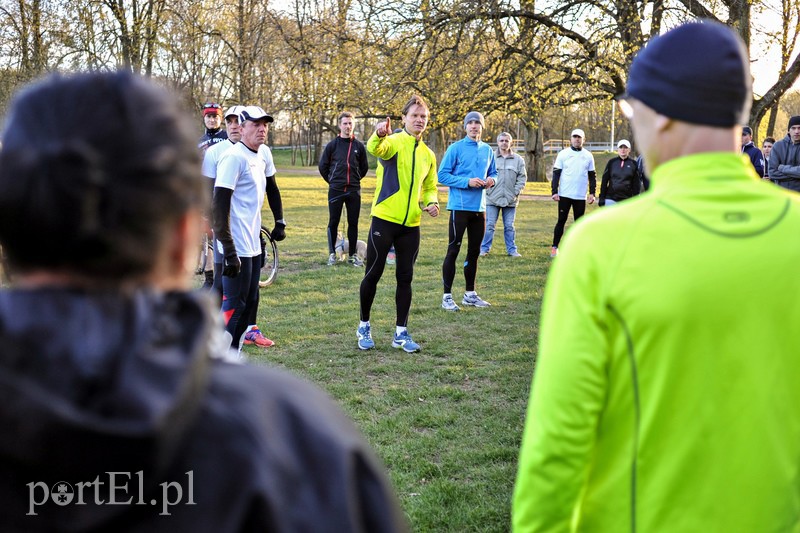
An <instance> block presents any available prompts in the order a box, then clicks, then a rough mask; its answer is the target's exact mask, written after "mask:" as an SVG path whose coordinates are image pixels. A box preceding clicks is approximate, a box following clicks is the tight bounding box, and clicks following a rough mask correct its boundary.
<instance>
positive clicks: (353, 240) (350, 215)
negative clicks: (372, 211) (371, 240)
mask: <svg viewBox="0 0 800 533" xmlns="http://www.w3.org/2000/svg"><path fill="white" fill-rule="evenodd" d="M343 207H347V240H348V241H349V242H348V244H349V245H350V252H349V254H350V255H355V253H356V245H357V244H358V214H359V212H360V211H361V189H355V190H349V191H347V192H345V191H336V190H333V189H328V214H329V217H328V253H330V254H332V253H334V249H335V247H336V236H337V234H338V228H339V221H340V220H341V219H342V208H343Z"/></svg>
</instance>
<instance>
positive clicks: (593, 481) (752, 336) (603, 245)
mask: <svg viewBox="0 0 800 533" xmlns="http://www.w3.org/2000/svg"><path fill="white" fill-rule="evenodd" d="M697 50H703V51H704V53H703V54H697V53H696V51H697ZM751 79H752V78H751V76H750V71H749V63H748V58H747V52H746V50H745V48H744V45H743V43H742V41H741V39H740V38H739V37H738V36H737V35H736V34H735V33H734V32H733V31H732V30H730V29H729V28H727V27H725V26H722V25H719V24H716V23H712V22H707V23H706V22H703V23H700V22H694V23H689V24H685V25H682V26H680V27H678V28H676V29H674V30H672V31H670V32H668V33H666V34H664V35H662V36H660V37H656V38H655V39H653V40H652V41H651V42H650V44H649V45H648V46H647V47H646V48H644V49H643V50H642V51H640V52H639V54H638V55H637V57H636V58H635V59H634V61H633V63H632V65H631V69H630V75H629V77H628V87H627V95H626V96H625V99H624V100H622V101H621V102H620V107H621V108H622V110H623V112H624V113H625V114H626V115H627V116H628V118H629V119H630V120H631V122H632V126H633V133H634V138H635V141H636V145H637V146H638V147H639V148H640V149H641V151H642V153H643V154H644V157H645V161H646V164H647V168H648V170H649V171H650V176H651V179H652V187H651V189H650V191H649V192H648V194H644V195H641V196H638V197H637V198H632V199H629V200H626V201H625V202H623V203H622V204H621V205H619V206H617V207H615V208H614V209H603V210H601V211H600V212H598V213H596V214H594V215H593V216H591V217H586V219H582V220H581V221H579V222H578V223H577V224H575V227H573V229H572V230H571V231H570V233H569V235H568V236H567V238H566V239H565V241H564V245H563V247H562V249H561V254H560V255H559V257H558V258H557V259H556V260H555V262H554V263H553V267H552V269H551V271H550V276H549V279H548V284H547V288H546V290H545V295H544V299H543V309H542V323H541V328H540V331H541V337H540V339H539V354H538V357H537V362H536V375H535V378H534V381H533V386H532V391H531V399H530V404H529V407H528V419H527V423H526V427H525V431H524V434H523V439H522V449H521V454H520V459H519V471H518V476H517V483H516V487H515V492H514V499H513V523H514V529H515V530H516V531H720V532H722V531H725V532H752V531H796V530H798V527H800V484H798V482H797V476H798V471H800V438H798V437H800V387H798V386H797V384H798V382H800V337H799V336H798V335H797V333H796V331H795V330H794V329H793V328H792V327H791V326H789V327H787V326H788V325H790V324H797V323H800V304H798V300H797V295H798V294H800V277H799V276H792V275H785V276H769V277H767V278H766V279H765V276H764V272H767V271H773V272H775V271H777V272H793V271H794V270H795V269H796V268H797V265H798V264H800V246H798V235H800V200H798V198H797V197H796V196H795V197H792V196H790V194H791V193H787V192H785V191H782V190H780V189H778V188H776V187H773V186H771V185H770V184H768V183H765V182H763V181H761V180H760V179H759V177H758V175H757V174H756V172H755V170H754V169H753V166H752V165H751V164H750V161H749V160H748V159H747V158H746V157H744V156H742V155H741V154H740V137H741V126H740V124H741V123H742V122H743V118H745V117H747V114H748V110H749V108H750V102H751V101H752V92H751ZM631 280H636V281H635V282H634V283H632V282H631ZM776 312H779V313H780V318H779V319H778V318H776Z"/></svg>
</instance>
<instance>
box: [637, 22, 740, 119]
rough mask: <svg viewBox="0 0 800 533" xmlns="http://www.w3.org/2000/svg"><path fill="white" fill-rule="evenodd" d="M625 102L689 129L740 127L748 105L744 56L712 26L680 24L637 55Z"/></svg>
mask: <svg viewBox="0 0 800 533" xmlns="http://www.w3.org/2000/svg"><path fill="white" fill-rule="evenodd" d="M698 50H702V51H703V53H697V51H698ZM626 97H630V98H635V99H637V100H639V101H640V102H642V103H644V104H645V105H646V106H648V107H649V108H651V109H653V110H654V111H655V112H656V113H658V114H660V115H664V116H667V117H670V118H674V119H676V120H680V121H683V122H688V123H691V124H703V125H707V126H716V127H726V128H727V127H731V126H735V125H737V124H741V123H743V122H744V121H745V117H747V115H748V113H749V112H750V104H751V102H752V78H751V76H750V66H749V62H748V58H747V50H746V49H745V46H744V43H743V42H742V39H741V38H740V37H739V36H738V35H737V34H736V33H735V32H734V31H733V30H731V29H730V28H728V27H727V26H724V25H722V24H719V23H717V22H712V21H703V22H690V23H687V24H683V25H681V26H678V27H677V28H675V29H673V30H670V31H668V32H667V33H665V34H663V35H661V36H659V37H656V38H654V39H653V40H652V41H650V43H649V44H648V45H647V46H646V47H644V48H643V49H642V50H640V51H639V53H638V54H637V55H636V57H635V58H634V59H633V62H632V63H631V68H630V72H629V73H628V87H627V92H626V93H625V95H623V96H622V98H623V99H624V98H626Z"/></svg>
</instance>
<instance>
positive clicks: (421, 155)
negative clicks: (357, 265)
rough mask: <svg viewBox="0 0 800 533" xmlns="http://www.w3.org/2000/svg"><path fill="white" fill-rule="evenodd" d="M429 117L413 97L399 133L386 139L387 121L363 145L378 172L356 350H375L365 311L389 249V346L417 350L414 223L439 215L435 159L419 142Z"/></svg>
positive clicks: (416, 239) (388, 134)
mask: <svg viewBox="0 0 800 533" xmlns="http://www.w3.org/2000/svg"><path fill="white" fill-rule="evenodd" d="M429 117H430V112H429V111H428V104H426V103H425V100H423V99H422V98H421V97H420V96H416V95H415V96H413V97H412V98H411V99H410V100H409V101H408V103H406V105H405V107H403V122H404V123H405V126H404V128H403V130H402V131H400V132H398V133H395V134H392V124H391V120H390V119H389V118H388V117H387V118H386V121H385V122H381V123H380V124H378V127H377V129H376V130H375V133H373V134H372V137H370V138H369V140H368V141H367V151H368V152H369V153H371V154H372V155H374V156H376V157H377V158H378V170H377V180H376V182H375V198H374V200H373V201H372V222H371V224H370V228H369V238H368V241H367V265H366V269H365V272H364V279H363V280H362V281H361V287H360V288H359V298H360V319H361V320H360V322H359V324H358V328H357V329H356V338H357V340H358V348H359V349H361V350H370V349H372V348H374V347H375V341H374V340H373V339H372V326H371V325H370V322H369V319H370V311H371V309H372V302H373V300H374V299H375V292H376V289H377V287H378V281H380V279H381V276H382V275H383V269H384V267H385V266H386V256H387V255H388V254H389V250H390V249H391V248H392V246H394V249H395V254H396V263H397V272H396V276H395V277H396V279H397V291H395V300H396V304H395V307H396V309H397V322H396V326H395V332H394V337H393V338H392V346H393V347H395V348H401V349H402V350H404V351H406V352H408V353H412V352H418V351H419V350H420V346H419V344H417V343H416V342H414V340H413V339H412V338H411V335H410V334H409V332H408V327H407V326H408V314H409V311H410V310H411V281H412V279H413V277H414V262H415V261H416V260H417V254H418V253H419V240H420V233H419V224H420V219H421V218H422V212H423V211H425V212H427V213H428V214H429V215H430V216H432V217H435V216H437V215H438V214H439V201H438V199H437V198H438V195H437V190H436V156H435V155H434V153H433V152H432V151H431V149H430V148H428V147H427V146H426V145H425V143H424V142H422V133H423V132H424V131H425V128H426V127H427V126H428V118H429Z"/></svg>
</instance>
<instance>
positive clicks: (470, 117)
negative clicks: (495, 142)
mask: <svg viewBox="0 0 800 533" xmlns="http://www.w3.org/2000/svg"><path fill="white" fill-rule="evenodd" d="M471 120H477V121H478V122H480V123H481V126H483V127H484V128H485V127H486V123H485V122H484V121H483V115H481V114H480V113H478V112H477V111H470V112H469V113H467V116H466V117H464V128H466V127H467V124H469V123H470V121H471Z"/></svg>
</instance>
